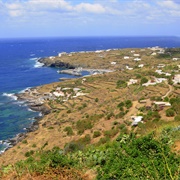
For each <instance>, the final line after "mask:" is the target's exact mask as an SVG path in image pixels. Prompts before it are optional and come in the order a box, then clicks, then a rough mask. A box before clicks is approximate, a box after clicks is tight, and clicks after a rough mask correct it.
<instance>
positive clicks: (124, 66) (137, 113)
mask: <svg viewBox="0 0 180 180" xmlns="http://www.w3.org/2000/svg"><path fill="white" fill-rule="evenodd" d="M175 58H177V59H175ZM178 58H179V60H180V49H162V48H154V49H153V48H149V49H121V50H108V51H99V52H81V53H73V54H72V55H71V53H70V54H63V55H59V56H58V57H50V58H45V59H42V60H41V62H44V63H45V65H47V66H60V67H63V66H64V65H65V64H69V65H70V66H71V68H75V67H76V68H77V67H82V68H85V69H87V68H89V69H110V70H113V72H109V73H100V74H98V73H95V74H93V75H91V76H86V77H81V78H78V79H71V80H66V81H62V82H56V83H52V84H47V85H43V86H40V87H36V88H33V89H30V90H28V91H26V92H25V93H24V94H20V95H19V98H21V99H26V100H28V101H29V102H31V108H36V109H37V108H40V109H41V110H42V108H45V109H46V110H45V111H43V112H44V114H45V115H44V116H43V118H42V119H41V120H40V121H38V126H39V128H38V129H37V130H35V131H33V132H29V133H27V134H26V136H25V138H24V139H23V140H22V141H21V142H19V143H17V144H16V145H15V146H14V147H12V148H10V149H9V150H8V151H6V152H5V153H4V154H2V155H1V156H0V165H1V166H2V167H5V168H2V177H3V178H4V179H8V178H10V177H9V176H6V175H5V174H4V172H6V171H8V172H12V173H11V175H10V176H12V177H19V178H20V179H23V178H24V179H25V178H27V177H30V178H32V179H38V178H41V179H43V178H44V179H48V178H49V179H50V178H51V179H53V177H57V178H58V179H63V178H62V177H63V176H64V177H65V178H66V179H68V178H69V179H78V178H79V179H94V178H97V179H103V178H104V179H110V178H114V179H118V178H119V177H123V178H124V179H125V178H130V177H132V176H133V174H136V176H135V177H136V179H138V178H140V177H142V178H143V174H144V177H146V178H147V179H153V178H154V179H157V178H158V177H159V179H161V178H164V177H166V176H167V177H168V178H169V179H170V178H171V179H178V177H179V165H178V163H179V151H180V133H179V125H180V124H179V122H180V108H179V107H180V85H179V82H180V77H179V74H180V72H179V68H180V64H179V60H178ZM62 62H63V63H62ZM69 65H68V67H69ZM135 117H142V120H141V121H140V122H138V123H136V119H135ZM123 142H124V143H123ZM143 144H144V146H143ZM141 146H142V147H141ZM52 149H53V150H52ZM117 149H118V151H117ZM130 149H131V151H130ZM135 149H136V150H137V152H135ZM147 151H148V152H147ZM60 152H61V153H60ZM150 152H152V153H150ZM173 152H175V154H174V153H173ZM93 154H94V155H93ZM115 154H116V155H117V157H119V159H121V162H119V161H118V160H117V161H114V160H113V159H114V158H115ZM159 154H161V156H159ZM46 155H47V159H44V160H43V162H44V163H40V164H38V163H37V164H38V165H37V168H36V167H35V168H34V169H33V168H32V166H35V165H34V164H36V161H37V162H38V160H40V159H41V158H44V156H46ZM145 155H147V157H145ZM122 156H124V157H125V158H124V159H122ZM157 156H159V160H157V161H156V160H155V159H156V157H157ZM108 157H109V159H108ZM117 157H116V158H117ZM27 158H28V159H27ZM56 158H57V161H56ZM133 158H135V159H137V161H136V162H137V163H134V164H133V163H132V162H133V161H134V160H133ZM151 158H152V159H153V160H152V161H151V163H148V159H151ZM52 159H54V160H52ZM140 159H141V160H140ZM20 160H26V161H25V162H21V163H22V164H21V163H19V165H18V164H16V165H13V166H10V164H15V163H16V162H17V161H20ZM111 162H112V168H109V166H110V164H111ZM161 162H163V164H165V167H164V169H163V164H161ZM23 163H25V164H23ZM31 163H32V164H31ZM52 163H54V164H53V165H52ZM63 163H64V164H63ZM153 163H154V164H153ZM156 163H157V164H156ZM130 164H132V168H130ZM152 164H153V167H154V169H153V168H152V169H150V166H152ZM170 164H172V168H170V167H169V166H170ZM113 165H114V166H113ZM123 166H125V167H123ZM140 166H141V167H140ZM158 166H159V168H161V169H158ZM17 167H18V168H17ZM25 167H26V168H25ZM142 167H144V168H142ZM24 168H25V169H24ZM38 168H42V169H38ZM47 168H50V170H49V169H48V171H47ZM116 168H119V169H121V171H122V172H123V173H122V174H121V173H120V171H117V170H116ZM136 168H138V169H140V171H139V173H135V172H137V171H136ZM90 169H91V170H90ZM123 169H124V170H123ZM175 169H176V170H175ZM81 170H82V171H81ZM154 170H155V171H157V172H156V173H155V174H153V173H152V172H153V171H154ZM163 170H164V171H163ZM21 171H22V172H24V174H23V173H22V172H21ZM19 172H21V173H19ZM47 172H48V173H47ZM163 172H164V173H163ZM18 173H19V174H18ZM124 173H125V174H124ZM17 174H18V175H17ZM103 174H104V177H103Z"/></svg>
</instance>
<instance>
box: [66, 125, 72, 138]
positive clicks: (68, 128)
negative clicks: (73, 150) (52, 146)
mask: <svg viewBox="0 0 180 180" xmlns="http://www.w3.org/2000/svg"><path fill="white" fill-rule="evenodd" d="M64 131H66V132H67V135H68V136H72V135H74V133H73V130H72V128H71V127H70V126H67V127H65V128H64Z"/></svg>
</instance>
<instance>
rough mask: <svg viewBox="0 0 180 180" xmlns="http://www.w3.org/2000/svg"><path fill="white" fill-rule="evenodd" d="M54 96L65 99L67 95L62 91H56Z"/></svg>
mask: <svg viewBox="0 0 180 180" xmlns="http://www.w3.org/2000/svg"><path fill="white" fill-rule="evenodd" d="M53 94H54V95H55V96H56V97H60V96H61V97H63V96H65V94H64V92H62V91H60V92H57V91H55V92H53Z"/></svg>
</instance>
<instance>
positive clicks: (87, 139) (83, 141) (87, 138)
mask: <svg viewBox="0 0 180 180" xmlns="http://www.w3.org/2000/svg"><path fill="white" fill-rule="evenodd" d="M77 142H78V143H80V144H84V145H86V144H89V143H90V142H91V136H90V135H89V134H86V135H85V137H84V138H81V139H79V140H78V141H77Z"/></svg>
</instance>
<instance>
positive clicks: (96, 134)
mask: <svg viewBox="0 0 180 180" xmlns="http://www.w3.org/2000/svg"><path fill="white" fill-rule="evenodd" d="M99 136H101V132H100V131H94V133H93V138H97V137H99Z"/></svg>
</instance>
